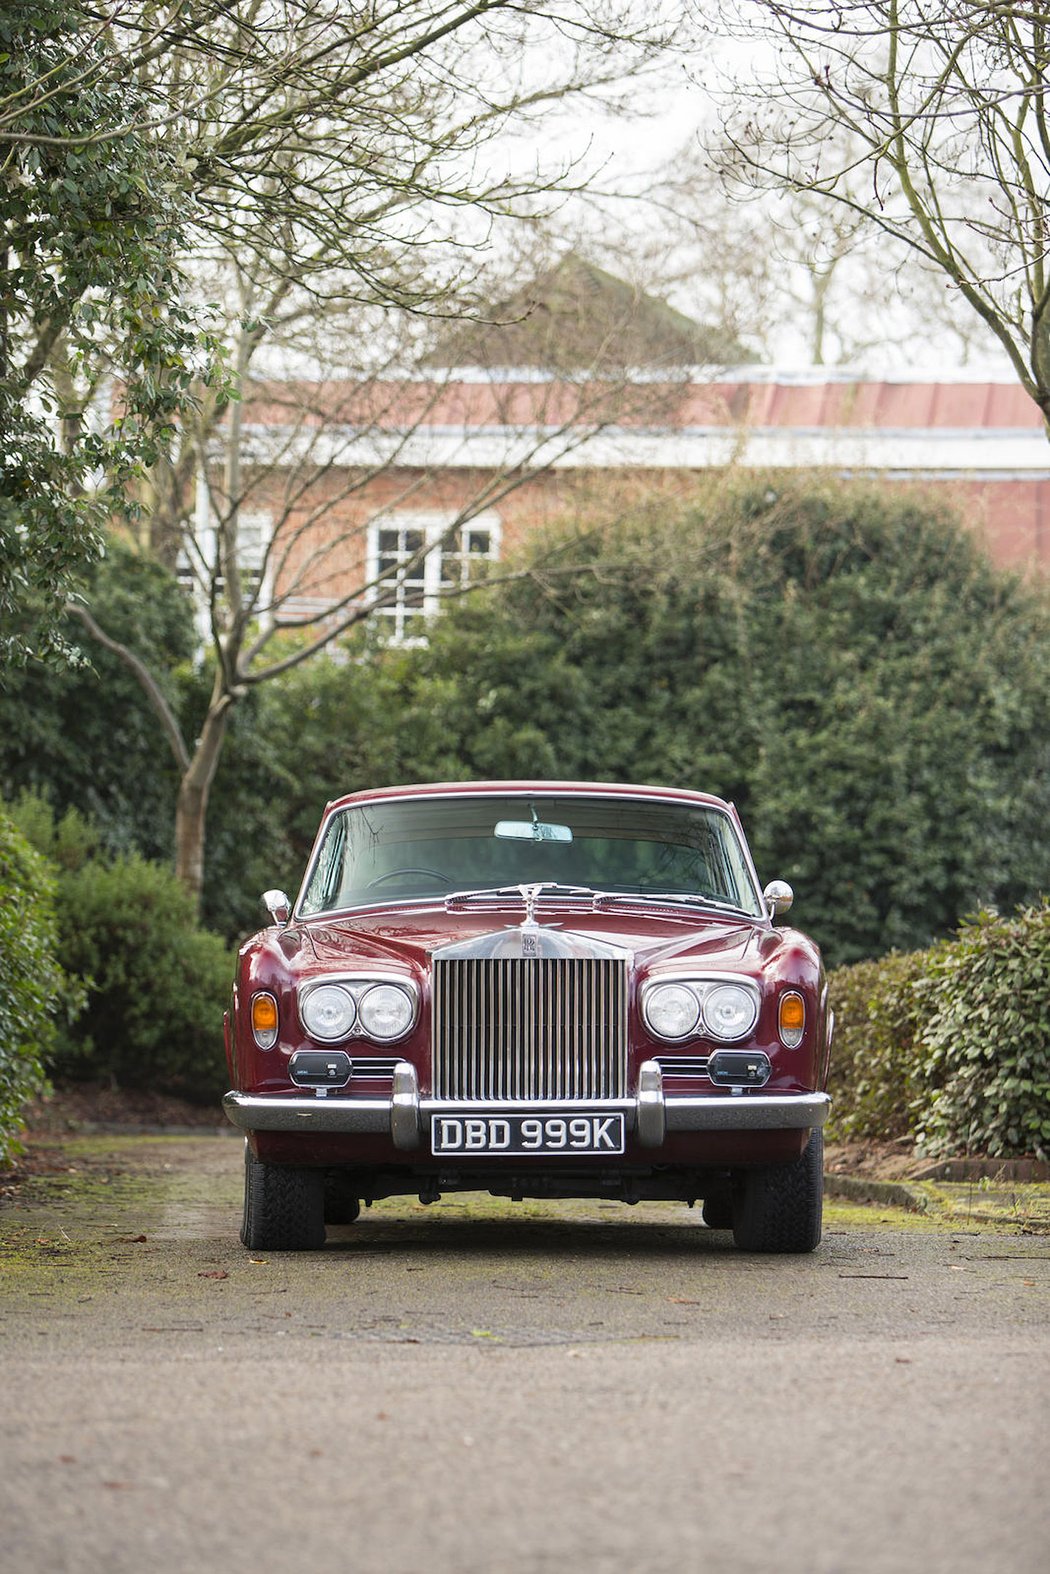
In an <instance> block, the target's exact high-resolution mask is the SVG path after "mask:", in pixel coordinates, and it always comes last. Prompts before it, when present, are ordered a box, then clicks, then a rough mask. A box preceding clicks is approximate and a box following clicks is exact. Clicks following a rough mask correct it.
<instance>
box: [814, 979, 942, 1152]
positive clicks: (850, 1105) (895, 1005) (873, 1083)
mask: <svg viewBox="0 0 1050 1574" xmlns="http://www.w3.org/2000/svg"><path fill="white" fill-rule="evenodd" d="M931 954H932V953H930V952H927V951H904V952H902V951H891V952H890V953H889V955H888V956H885V957H883V958H882V959H881V960H880V961H878V962H855V963H854V964H853V965H852V966H851V967H840V968H837V969H836V970H835V971H834V972H833V973H832V974H831V976H830V979H829V994H830V999H831V1005H832V1009H833V1010H834V1012H835V1039H834V1043H833V1045H832V1054H831V1076H830V1079H829V1084H828V1089H829V1092H830V1093H831V1095H832V1099H833V1101H834V1102H833V1104H832V1125H831V1127H830V1129H829V1135H831V1136H833V1137H836V1138H842V1137H872V1138H876V1139H890V1138H894V1137H906V1136H908V1135H909V1133H910V1132H911V1129H912V1124H913V1121H914V1113H913V1108H912V1106H913V1104H914V1102H915V1100H916V1099H917V1098H919V1097H920V1096H921V1094H922V1093H923V1092H924V1091H925V1089H926V1086H927V1083H926V1079H925V1077H924V1076H923V1070H922V1058H921V1055H920V1053H919V1051H918V1048H917V1043H916V1041H917V1038H918V1035H919V1032H920V1030H921V1027H922V1020H921V1009H922V1008H921V1007H920V1005H919V1001H918V999H917V997H916V993H915V982H916V980H917V979H918V978H920V977H921V976H922V974H923V971H924V969H925V967H926V966H927V962H928V958H929V957H930V955H931Z"/></svg>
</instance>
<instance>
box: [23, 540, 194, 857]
mask: <svg viewBox="0 0 1050 1574" xmlns="http://www.w3.org/2000/svg"><path fill="white" fill-rule="evenodd" d="M85 596H86V599H87V601H88V603H89V604H90V607H91V609H92V611H93V613H94V614H95V616H96V618H97V619H98V621H99V623H100V624H101V625H102V626H103V628H105V630H106V631H107V633H109V634H110V635H111V636H112V638H114V639H115V640H118V641H119V642H120V643H121V644H125V645H127V646H129V647H130V649H131V650H133V651H134V652H135V653H136V654H137V655H138V656H140V657H141V658H142V659H143V660H145V661H147V662H148V663H149V664H150V666H151V668H152V670H153V672H154V674H155V676H156V678H157V680H158V682H159V683H160V684H161V687H162V688H163V689H164V690H165V692H166V694H167V696H168V698H169V700H170V701H171V702H172V703H176V704H177V703H179V702H180V698H181V694H182V692H183V690H184V689H185V687H186V686H187V685H189V684H191V683H192V682H194V681H195V680H194V679H193V678H192V676H191V675H190V674H189V673H188V671H187V670H186V667H185V665H184V664H188V662H189V660H190V657H191V655H192V653H193V621H192V613H191V610H190V606H189V603H188V601H187V598H186V597H185V595H184V594H183V592H182V591H181V589H180V588H179V586H178V584H177V582H176V581H175V578H174V576H173V575H171V574H168V573H167V572H166V571H165V570H164V569H162V568H161V567H160V566H159V565H158V564H157V563H155V562H153V561H151V560H150V559H149V558H147V557H144V556H143V555H142V554H141V553H137V552H134V551H132V550H131V549H130V548H129V547H128V546H126V545H124V544H123V543H122V542H121V541H120V540H118V539H116V538H112V539H110V541H109V542H108V543H107V548H106V554H105V557H104V558H103V559H102V560H101V561H100V562H99V563H98V564H97V566H96V567H95V569H94V570H93V572H92V574H91V576H90V579H89V582H88V584H87V587H86V591H85ZM65 637H66V639H67V640H68V641H69V642H70V643H71V644H72V643H76V644H78V645H79V646H80V648H81V650H82V652H83V656H84V658H85V659H84V661H83V662H82V663H81V665H79V666H76V667H73V668H54V667H45V666H41V665H40V664H35V665H30V666H27V667H24V668H22V669H20V670H16V671H12V672H9V673H8V675H7V683H6V688H5V692H4V722H5V725H4V727H3V729H2V731H0V791H2V793H3V795H4V796H6V797H8V798H11V797H13V796H15V794H17V793H18V792H20V791H22V790H25V789H30V790H32V791H35V792H39V793H42V794H44V795H45V796H46V797H47V798H48V800H49V801H50V803H51V804H52V806H53V807H54V809H55V810H56V811H57V813H58V814H59V815H63V814H64V813H65V811H66V810H67V809H70V808H75V809H77V810H78V811H79V812H81V813H83V814H85V815H87V816H88V818H89V819H90V820H91V822H92V824H93V825H94V827H95V828H96V831H97V834H98V838H99V841H100V845H101V847H102V848H104V849H105V850H107V851H110V852H122V851H124V852H128V851H132V850H135V851H138V852H140V853H142V854H143V855H144V856H145V857H148V858H167V857H170V855H171V849H172V842H173V832H174V804H175V792H176V788H177V775H176V769H175V762H174V759H173V757H172V755H171V752H170V750H169V748H168V746H167V743H166V742H165V739H164V736H163V733H162V732H161V730H160V727H159V724H158V721H157V718H156V716H155V714H154V712H153V710H152V709H151V707H150V704H149V701H148V700H147V698H146V695H145V693H144V691H143V689H142V688H141V686H140V684H139V682H138V680H137V679H136V678H135V676H134V674H133V673H132V672H131V671H130V669H129V668H128V666H127V665H126V663H125V662H123V661H122V660H121V659H120V657H119V656H116V655H114V654H112V653H111V652H110V651H108V650H106V649H105V648H104V647H103V646H102V645H99V644H98V643H96V642H95V641H93V640H92V639H90V637H89V636H88V635H87V634H86V633H85V631H84V630H83V628H82V626H81V625H80V624H79V623H77V622H75V621H72V620H71V621H70V622H69V624H68V626H67V628H66V631H65ZM183 673H184V674H185V675H184V676H182V677H181V681H180V674H183Z"/></svg>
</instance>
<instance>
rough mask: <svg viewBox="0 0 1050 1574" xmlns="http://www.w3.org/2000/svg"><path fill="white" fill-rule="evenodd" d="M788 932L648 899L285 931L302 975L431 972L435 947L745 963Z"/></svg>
mask: <svg viewBox="0 0 1050 1574" xmlns="http://www.w3.org/2000/svg"><path fill="white" fill-rule="evenodd" d="M787 934H788V931H786V930H776V929H771V928H770V926H769V925H768V924H766V923H764V922H762V921H761V920H758V919H754V920H752V919H739V918H735V917H726V916H724V915H721V914H718V915H713V914H711V913H707V912H703V911H700V910H696V911H689V910H687V909H684V908H676V909H671V910H667V911H664V910H654V909H653V908H651V907H650V908H644V906H643V905H642V904H638V905H637V906H635V905H634V904H631V905H630V906H628V905H626V904H625V905H624V906H623V907H621V908H618V909H612V910H605V911H601V912H593V911H591V909H590V908H589V907H588V908H581V907H580V906H579V905H569V904H566V905H564V906H561V905H557V904H555V903H544V904H543V906H542V909H541V911H540V912H539V914H538V915H537V920H536V921H531V920H525V921H523V910H522V906H521V904H520V903H508V904H507V905H506V906H500V907H494V906H486V907H484V908H478V909H474V910H470V909H468V910H466V911H462V910H460V911H453V912H449V911H447V910H446V909H445V908H444V906H441V907H435V906H427V907H422V906H419V907H412V908H405V907H398V908H396V909H394V908H384V909H382V910H378V911H377V910H370V911H368V912H360V913H355V914H353V915H352V916H346V917H338V918H326V919H311V920H308V921H305V922H302V923H298V924H296V925H294V926H293V927H292V928H291V929H288V930H286V931H285V932H284V934H283V935H282V937H281V943H282V949H284V951H285V954H286V956H287V957H288V959H289V961H290V962H292V961H293V956H294V962H293V965H295V966H296V967H297V969H300V970H301V971H302V972H303V973H304V974H312V973H316V972H323V971H326V970H331V969H335V968H340V967H346V966H347V965H348V962H349V961H350V960H351V959H352V960H353V962H354V963H355V964H358V963H360V962H374V963H382V962H386V963H390V962H401V963H407V964H409V965H410V966H412V967H413V968H416V969H420V970H422V971H426V970H427V969H428V967H429V965H430V962H431V959H432V957H433V956H434V954H435V953H439V954H441V953H443V954H445V955H449V956H455V955H456V954H460V955H474V956H482V955H489V956H493V955H505V956H506V955H509V956H522V955H525V956H557V955H573V954H575V955H594V954H599V955H601V954H605V955H616V954H622V955H624V956H626V957H627V958H628V959H630V960H631V961H633V963H634V965H635V966H636V967H644V968H645V969H646V970H648V969H649V968H651V967H652V966H654V965H656V964H664V963H670V962H672V961H673V962H679V961H681V962H693V961H696V962H701V963H703V964H704V965H705V966H708V967H724V968H730V969H737V968H740V969H743V970H746V969H749V968H755V967H761V966H762V965H763V964H765V963H767V962H768V961H769V960H770V959H771V958H772V957H773V956H774V955H775V954H776V953H777V952H778V951H779V949H780V948H781V946H782V945H783V943H784V940H785V937H786V935H787ZM525 937H528V938H525Z"/></svg>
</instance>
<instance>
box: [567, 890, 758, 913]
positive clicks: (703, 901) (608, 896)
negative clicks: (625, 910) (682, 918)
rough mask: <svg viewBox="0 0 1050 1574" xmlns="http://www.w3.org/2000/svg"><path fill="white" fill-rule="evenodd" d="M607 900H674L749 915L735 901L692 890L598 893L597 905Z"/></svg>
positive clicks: (678, 902)
mask: <svg viewBox="0 0 1050 1574" xmlns="http://www.w3.org/2000/svg"><path fill="white" fill-rule="evenodd" d="M606 902H643V903H644V902H672V903H674V904H675V905H676V906H678V907H713V908H715V909H716V910H717V911H718V912H720V913H739V914H740V915H741V916H742V917H744V918H747V917H748V916H749V915H748V914H747V913H746V912H745V911H744V909H743V908H742V907H738V906H737V904H736V903H735V902H720V901H719V900H718V898H717V897H715V896H701V895H700V894H699V893H694V892H691V891H603V892H601V893H600V894H599V895H596V897H595V905H596V906H604V905H605V903H606Z"/></svg>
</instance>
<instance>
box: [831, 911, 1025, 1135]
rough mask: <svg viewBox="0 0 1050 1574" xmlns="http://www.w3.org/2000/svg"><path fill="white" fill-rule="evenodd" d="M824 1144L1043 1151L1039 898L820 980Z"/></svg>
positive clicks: (986, 914) (980, 916)
mask: <svg viewBox="0 0 1050 1574" xmlns="http://www.w3.org/2000/svg"><path fill="white" fill-rule="evenodd" d="M830 988H831V1000H832V1005H833V1007H834V1010H835V1014H836V1032H835V1045H834V1050H833V1055H832V1075H831V1080H830V1084H829V1086H830V1091H831V1093H832V1095H833V1098H834V1101H835V1102H834V1106H833V1119H832V1125H831V1133H830V1134H831V1135H832V1136H833V1137H835V1138H839V1139H841V1138H852V1137H868V1138H895V1137H903V1136H913V1137H914V1138H915V1139H916V1142H917V1145H918V1147H919V1148H920V1150H921V1151H922V1152H924V1153H928V1154H930V1155H932V1156H934V1157H942V1156H945V1155H950V1154H962V1153H988V1154H991V1155H993V1156H995V1157H1003V1158H1006V1157H1012V1156H1017V1157H1021V1156H1033V1157H1036V1158H1043V1159H1045V1158H1047V1157H1048V1156H1050V902H1044V903H1042V904H1041V905H1039V906H1035V907H1027V908H1024V909H1021V910H1020V911H1019V912H1017V913H1015V914H1013V915H1011V916H1009V917H1001V916H1000V915H998V914H997V913H994V912H990V911H983V912H980V913H978V914H977V915H976V916H975V917H973V918H970V919H967V920H966V922H965V923H964V924H962V925H961V927H960V928H959V930H958V933H957V935H956V937H955V938H954V939H953V940H949V941H944V942H941V943H940V944H938V945H936V946H934V947H932V948H931V949H930V950H928V951H916V952H907V953H898V952H893V953H891V954H890V955H889V956H887V957H884V958H883V959H882V960H881V961H878V962H859V963H856V964H855V965H854V966H852V967H843V968H838V969H837V970H836V971H835V972H833V973H832V974H831V980H830Z"/></svg>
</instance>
